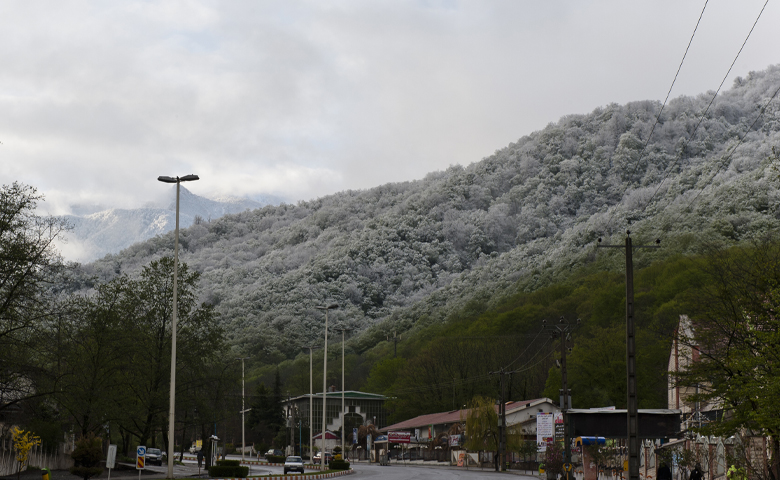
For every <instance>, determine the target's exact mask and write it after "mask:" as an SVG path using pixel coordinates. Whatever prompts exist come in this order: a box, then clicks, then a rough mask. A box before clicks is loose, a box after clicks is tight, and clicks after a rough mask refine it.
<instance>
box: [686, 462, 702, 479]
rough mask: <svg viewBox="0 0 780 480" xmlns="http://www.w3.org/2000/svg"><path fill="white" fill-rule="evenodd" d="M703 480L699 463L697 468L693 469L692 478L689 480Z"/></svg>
mask: <svg viewBox="0 0 780 480" xmlns="http://www.w3.org/2000/svg"><path fill="white" fill-rule="evenodd" d="M702 478H703V476H702V473H701V465H700V464H698V463H697V464H696V466H695V467H693V470H691V476H690V477H688V480H702Z"/></svg>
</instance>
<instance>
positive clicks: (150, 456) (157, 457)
mask: <svg viewBox="0 0 780 480" xmlns="http://www.w3.org/2000/svg"><path fill="white" fill-rule="evenodd" d="M162 457H163V454H162V452H161V451H160V449H159V448H147V449H146V459H145V460H146V463H148V464H149V465H160V466H162Z"/></svg>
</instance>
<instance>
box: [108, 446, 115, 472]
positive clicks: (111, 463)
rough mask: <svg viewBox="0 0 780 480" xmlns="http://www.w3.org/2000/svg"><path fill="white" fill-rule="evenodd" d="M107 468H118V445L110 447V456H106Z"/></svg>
mask: <svg viewBox="0 0 780 480" xmlns="http://www.w3.org/2000/svg"><path fill="white" fill-rule="evenodd" d="M106 468H116V445H109V446H108V456H106Z"/></svg>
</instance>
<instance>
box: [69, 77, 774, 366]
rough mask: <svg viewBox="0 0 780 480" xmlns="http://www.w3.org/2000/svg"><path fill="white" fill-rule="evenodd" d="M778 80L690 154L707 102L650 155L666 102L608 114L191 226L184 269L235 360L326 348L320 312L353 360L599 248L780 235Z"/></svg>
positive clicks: (120, 267)
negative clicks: (382, 178) (380, 180)
mask: <svg viewBox="0 0 780 480" xmlns="http://www.w3.org/2000/svg"><path fill="white" fill-rule="evenodd" d="M778 84H780V67H778V66H773V67H769V68H768V69H767V70H765V71H762V72H751V73H750V74H749V75H748V76H747V77H746V78H744V79H743V78H738V79H737V81H735V83H734V86H733V87H732V88H731V89H730V90H728V91H725V92H723V93H722V94H721V95H719V96H718V97H717V98H716V99H715V101H714V102H713V106H712V108H711V109H710V110H709V112H708V114H707V115H705V116H704V118H703V120H702V121H701V125H700V126H699V127H698V130H697V133H696V135H695V137H693V138H692V139H691V140H690V141H688V140H687V138H688V137H689V135H690V133H691V132H693V131H694V130H695V129H696V125H697V123H698V118H699V116H700V115H701V112H703V111H705V109H706V107H707V104H708V102H709V101H710V97H709V96H707V95H699V96H695V97H678V98H676V99H673V100H672V101H671V102H669V104H668V105H667V106H666V108H665V109H664V113H663V115H662V116H661V118H660V121H659V124H658V125H657V126H656V127H655V130H654V133H653V137H652V138H651V139H650V141H649V142H648V146H647V148H646V149H645V148H644V147H643V145H644V143H645V142H646V141H647V137H648V135H649V132H650V131H651V130H652V129H653V124H654V121H655V118H656V116H657V115H658V111H659V109H660V106H661V105H660V103H659V102H654V101H638V102H630V103H628V104H626V105H617V104H610V105H607V106H605V107H600V108H597V109H595V110H594V111H593V112H591V113H589V114H583V115H569V116H566V117H563V118H562V119H561V120H559V121H558V122H556V123H551V124H549V125H548V126H547V127H546V128H545V129H542V130H540V131H537V132H533V133H531V134H529V135H526V136H524V137H522V138H520V139H519V140H518V141H517V142H513V143H511V144H510V145H508V146H506V147H504V148H502V149H499V150H497V151H496V152H495V153H494V154H493V155H491V156H489V157H486V158H485V159H483V160H481V161H479V162H476V163H473V164H471V165H469V166H467V167H461V166H452V167H450V168H449V169H447V170H445V171H440V172H432V173H430V174H428V175H427V176H426V177H425V178H424V179H420V180H414V181H410V182H398V183H393V184H386V185H382V186H379V187H375V188H372V189H367V190H359V191H345V192H339V193H336V194H333V195H329V196H326V197H322V198H319V199H315V200H311V201H305V202H298V204H296V205H288V204H282V205H279V206H266V207H263V208H261V209H257V210H252V211H248V212H247V211H244V212H240V213H235V214H230V215H227V216H224V217H221V218H219V219H216V220H212V221H210V222H202V223H200V224H195V225H192V226H191V227H189V228H186V229H184V230H183V231H182V239H181V245H182V250H181V253H180V254H181V258H182V261H185V262H187V263H188V264H189V265H190V267H191V268H194V269H195V270H197V271H199V272H201V273H202V277H201V282H202V300H203V301H206V302H209V303H211V304H213V305H215V308H216V309H217V311H218V312H220V314H221V315H222V318H223V322H224V324H225V325H226V327H227V328H228V330H229V332H230V340H231V342H232V343H233V345H234V347H235V348H236V349H237V350H238V351H240V352H241V353H242V354H249V355H252V356H253V357H254V358H255V359H256V361H258V362H261V363H262V362H265V363H274V362H278V361H281V360H283V359H285V358H289V357H290V356H294V355H296V354H297V352H299V349H298V347H299V346H300V345H305V344H311V342H313V341H315V340H316V339H317V337H318V335H319V334H320V333H321V328H322V327H321V319H320V317H321V313H320V312H319V311H317V310H316V308H315V307H316V305H318V304H321V302H325V301H328V302H331V301H335V302H337V303H339V304H340V305H341V308H340V309H339V310H337V311H335V312H333V313H332V317H333V322H334V324H339V325H343V326H347V327H351V328H354V329H355V330H357V331H358V332H359V334H358V335H357V338H356V339H354V340H353V341H352V343H351V345H352V348H355V349H356V350H357V351H365V350H366V349H368V348H371V346H373V345H376V344H377V343H378V342H381V341H384V339H385V337H386V335H387V334H388V333H391V332H393V331H399V332H400V331H405V330H409V329H414V328H417V327H420V326H424V325H429V324H432V323H436V322H443V321H445V320H446V319H447V318H448V316H449V315H452V314H454V313H456V312H458V311H460V310H462V309H463V308H466V307H467V306H468V305H471V304H473V305H474V308H483V306H484V305H486V304H489V303H491V302H495V301H498V300H497V299H500V298H501V297H502V296H505V295H508V294H511V293H513V292H517V291H533V290H535V289H537V288H539V287H541V286H544V285H547V284H549V283H551V282H553V281H556V280H559V279H561V278H565V277H566V275H567V274H568V272H571V271H574V270H577V269H581V268H601V269H607V270H618V269H621V268H622V265H623V262H622V259H621V258H620V257H619V256H618V255H617V254H615V253H609V252H606V253H601V252H599V253H598V254H597V252H596V248H595V243H596V239H597V238H599V237H603V238H604V239H605V241H608V242H610V241H621V240H622V238H623V236H624V234H625V231H626V230H627V229H628V228H630V229H631V231H632V232H633V235H634V236H635V237H637V238H638V239H640V240H645V241H652V240H654V239H655V238H662V239H663V245H664V246H665V247H666V248H664V249H660V250H659V251H658V252H650V253H647V254H643V255H642V256H641V257H638V258H637V259H636V261H637V262H638V263H639V264H641V263H642V262H651V261H652V260H653V259H654V258H661V257H663V256H667V255H672V254H677V253H689V252H695V251H696V250H697V249H698V248H699V245H700V244H701V242H702V241H703V238H705V237H706V238H708V239H709V240H710V241H713V242H723V243H737V242H740V241H744V240H746V239H749V238H751V237H753V236H756V235H760V234H762V233H765V232H767V231H768V230H771V229H774V228H777V227H778V226H779V225H780V221H779V220H778V218H780V210H778V205H780V201H778V200H780V194H779V193H778V192H779V190H778V187H779V186H778V179H777V175H776V174H774V173H773V172H772V169H771V168H770V165H771V164H772V163H773V162H776V161H777V159H776V158H775V157H774V156H773V152H772V146H774V145H777V143H778V141H780V134H779V133H778V132H780V109H778V107H777V103H774V102H773V103H769V104H768V108H767V110H766V112H765V113H764V114H763V116H762V117H761V119H760V121H758V122H756V123H754V120H755V119H756V118H757V115H758V112H759V111H760V109H761V108H762V107H763V106H764V105H765V104H767V100H769V99H770V97H771V95H772V92H773V91H775V89H776V86H777V85H778ZM751 125H753V128H752V130H748V129H749V127H751ZM743 135H745V137H744V141H743V142H742V143H741V144H740V145H739V148H738V149H737V150H736V151H735V152H732V153H730V151H731V148H732V147H733V146H735V145H736V144H737V142H738V141H739V139H740V138H742V136H743ZM667 172H668V173H667ZM656 192H657V194H656ZM629 226H630V227H629ZM172 251H173V240H172V235H171V234H170V233H169V234H164V235H160V236H157V237H154V238H151V239H149V240H147V241H145V242H143V243H140V244H135V245H132V246H130V247H128V248H127V249H126V250H124V251H123V252H121V253H120V254H115V255H108V256H106V257H104V258H102V259H100V260H97V261H95V262H92V263H90V264H89V265H85V266H83V275H84V276H85V277H90V278H96V279H98V280H100V279H109V278H112V277H113V276H115V275H116V274H117V273H120V272H121V273H132V272H134V271H137V270H138V269H139V268H140V267H141V266H142V265H144V264H146V263H148V261H150V260H151V259H154V258H159V257H160V256H163V255H170V254H172ZM87 285H88V283H87Z"/></svg>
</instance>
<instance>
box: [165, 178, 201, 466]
mask: <svg viewBox="0 0 780 480" xmlns="http://www.w3.org/2000/svg"><path fill="white" fill-rule="evenodd" d="M157 180H159V181H161V182H163V183H175V184H176V233H175V234H174V237H175V240H174V247H173V313H172V314H171V394H170V405H169V409H168V473H167V476H166V477H165V478H170V479H172V478H173V456H174V453H175V452H174V451H173V443H174V441H173V424H174V419H175V414H174V410H175V404H176V313H177V312H176V310H177V308H178V305H177V302H176V297H177V289H176V286H177V285H176V282H177V280H178V275H179V272H178V270H179V190H180V186H181V182H191V181H195V180H200V177H198V176H197V175H192V174H190V175H185V176H183V177H176V178H173V177H166V176H160V177H157Z"/></svg>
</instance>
